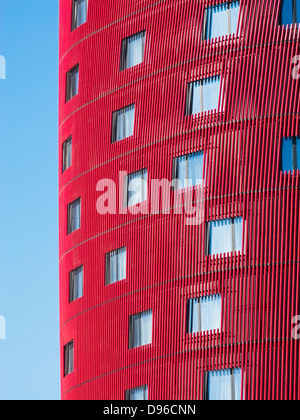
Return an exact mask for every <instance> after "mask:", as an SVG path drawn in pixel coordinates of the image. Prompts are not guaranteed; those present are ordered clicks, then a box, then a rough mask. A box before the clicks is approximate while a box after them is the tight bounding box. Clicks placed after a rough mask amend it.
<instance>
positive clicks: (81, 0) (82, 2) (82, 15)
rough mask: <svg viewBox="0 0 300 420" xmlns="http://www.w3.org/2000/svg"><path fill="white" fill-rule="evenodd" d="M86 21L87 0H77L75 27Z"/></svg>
mask: <svg viewBox="0 0 300 420" xmlns="http://www.w3.org/2000/svg"><path fill="white" fill-rule="evenodd" d="M86 21H87V0H77V22H76V27H78V26H80V25H82V24H83V23H85V22H86Z"/></svg>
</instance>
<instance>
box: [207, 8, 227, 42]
mask: <svg viewBox="0 0 300 420" xmlns="http://www.w3.org/2000/svg"><path fill="white" fill-rule="evenodd" d="M211 13H212V16H211V30H210V38H217V37H219V36H220V37H221V36H225V35H228V33H229V28H228V22H229V21H228V8H227V4H226V3H225V4H222V5H219V6H215V7H212V12H211Z"/></svg>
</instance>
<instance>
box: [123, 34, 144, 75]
mask: <svg viewBox="0 0 300 420" xmlns="http://www.w3.org/2000/svg"><path fill="white" fill-rule="evenodd" d="M145 37H146V32H145V31H142V32H139V33H138V34H135V35H133V36H130V37H128V38H125V39H123V41H122V48H121V65H120V70H121V71H123V70H125V69H129V68H131V67H134V66H137V65H138V64H141V63H142V62H143V60H144V51H145Z"/></svg>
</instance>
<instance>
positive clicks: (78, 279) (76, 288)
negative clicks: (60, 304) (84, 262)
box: [69, 266, 83, 303]
mask: <svg viewBox="0 0 300 420" xmlns="http://www.w3.org/2000/svg"><path fill="white" fill-rule="evenodd" d="M69 283H70V284H69V287H70V297H69V299H70V300H69V301H70V303H71V302H74V300H77V299H79V298H81V297H82V296H83V266H81V267H78V268H76V269H75V270H72V271H71V272H70V274H69Z"/></svg>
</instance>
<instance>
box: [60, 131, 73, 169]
mask: <svg viewBox="0 0 300 420" xmlns="http://www.w3.org/2000/svg"><path fill="white" fill-rule="evenodd" d="M71 165H72V137H69V138H68V139H67V140H66V141H65V142H64V143H63V146H62V171H63V172H65V171H66V170H67V169H68V168H69V167H70V166H71Z"/></svg>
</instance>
